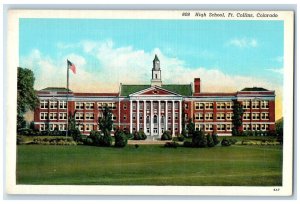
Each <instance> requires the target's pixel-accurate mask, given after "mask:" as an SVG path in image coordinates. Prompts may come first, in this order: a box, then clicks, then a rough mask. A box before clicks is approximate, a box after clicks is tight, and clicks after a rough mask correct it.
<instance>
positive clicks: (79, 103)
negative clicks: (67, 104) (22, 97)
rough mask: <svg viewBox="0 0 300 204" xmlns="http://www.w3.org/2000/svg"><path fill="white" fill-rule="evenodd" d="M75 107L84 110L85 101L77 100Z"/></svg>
mask: <svg viewBox="0 0 300 204" xmlns="http://www.w3.org/2000/svg"><path fill="white" fill-rule="evenodd" d="M75 109H77V110H83V103H81V102H76V103H75Z"/></svg>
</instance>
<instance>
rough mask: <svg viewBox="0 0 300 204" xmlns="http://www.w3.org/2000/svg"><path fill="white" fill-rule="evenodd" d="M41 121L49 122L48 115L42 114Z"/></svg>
mask: <svg viewBox="0 0 300 204" xmlns="http://www.w3.org/2000/svg"><path fill="white" fill-rule="evenodd" d="M40 119H41V120H48V113H40Z"/></svg>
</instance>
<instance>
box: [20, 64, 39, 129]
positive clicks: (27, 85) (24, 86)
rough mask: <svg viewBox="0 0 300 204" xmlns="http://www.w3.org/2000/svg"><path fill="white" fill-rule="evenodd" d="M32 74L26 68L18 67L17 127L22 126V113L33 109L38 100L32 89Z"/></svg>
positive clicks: (33, 79)
mask: <svg viewBox="0 0 300 204" xmlns="http://www.w3.org/2000/svg"><path fill="white" fill-rule="evenodd" d="M34 81H35V78H34V74H33V72H32V71H31V70H29V69H27V68H21V67H18V88H17V128H18V129H20V128H23V127H24V124H26V123H24V114H25V113H26V112H27V111H29V110H34V108H35V107H36V106H37V105H38V103H39V100H38V97H37V95H36V93H35V90H34V88H33V87H34Z"/></svg>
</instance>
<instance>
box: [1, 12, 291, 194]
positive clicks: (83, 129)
mask: <svg viewBox="0 0 300 204" xmlns="http://www.w3.org/2000/svg"><path fill="white" fill-rule="evenodd" d="M7 39H8V41H7V45H8V46H7V65H8V66H7V69H6V70H7V80H8V82H9V83H8V86H7V87H8V89H7V95H8V98H7V104H9V106H8V107H7V111H8V113H9V114H7V118H6V120H7V127H9V128H7V134H6V142H7V143H6V150H7V151H6V152H7V157H6V174H7V175H6V176H7V177H6V178H7V179H6V184H7V188H6V190H7V193H9V194H65V195H247V196H248V195H250V196H290V195H292V186H293V137H294V136H293V125H292V124H293V123H292V121H293V112H294V110H293V68H294V67H293V65H294V51H293V47H294V13H293V12H292V11H201V10H183V11H179V10H172V11H171V10H169V11H156V10H93V11H89V10H10V11H9V14H8V32H7ZM16 116H17V117H16ZM285 121H289V122H287V123H286V122H285Z"/></svg>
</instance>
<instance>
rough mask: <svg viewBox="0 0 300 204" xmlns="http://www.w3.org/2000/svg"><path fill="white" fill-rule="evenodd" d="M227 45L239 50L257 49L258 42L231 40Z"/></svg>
mask: <svg viewBox="0 0 300 204" xmlns="http://www.w3.org/2000/svg"><path fill="white" fill-rule="evenodd" d="M226 45H228V46H235V47H239V48H249V47H257V46H258V42H257V40H256V39H254V38H234V39H231V40H229V41H228V42H227V43H226Z"/></svg>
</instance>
